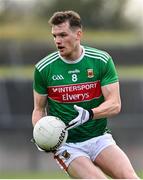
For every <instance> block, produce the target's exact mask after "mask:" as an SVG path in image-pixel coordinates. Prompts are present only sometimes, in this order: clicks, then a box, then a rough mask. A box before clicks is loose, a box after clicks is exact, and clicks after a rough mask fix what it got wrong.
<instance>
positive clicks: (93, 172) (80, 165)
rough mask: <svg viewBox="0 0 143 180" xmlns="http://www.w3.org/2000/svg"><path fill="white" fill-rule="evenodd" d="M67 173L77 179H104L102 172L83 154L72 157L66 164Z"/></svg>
mask: <svg viewBox="0 0 143 180" xmlns="http://www.w3.org/2000/svg"><path fill="white" fill-rule="evenodd" d="M67 171H68V174H69V175H70V176H71V177H72V178H78V179H106V176H105V175H104V173H103V172H102V171H101V169H99V168H98V167H97V166H96V165H94V164H93V163H92V161H91V160H90V159H89V158H87V157H84V156H80V157H78V158H76V159H74V160H73V161H72V162H71V163H70V164H69V166H68V170H67Z"/></svg>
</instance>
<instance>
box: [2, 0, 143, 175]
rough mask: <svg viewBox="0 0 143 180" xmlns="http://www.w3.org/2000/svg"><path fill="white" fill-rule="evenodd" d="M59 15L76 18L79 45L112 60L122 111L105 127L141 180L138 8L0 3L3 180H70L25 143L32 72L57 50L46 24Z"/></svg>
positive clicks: (87, 0) (59, 1)
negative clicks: (63, 12)
mask: <svg viewBox="0 0 143 180" xmlns="http://www.w3.org/2000/svg"><path fill="white" fill-rule="evenodd" d="M59 10H75V11H77V12H78V13H79V14H80V15H81V18H82V20H83V26H84V36H83V40H82V44H86V45H89V46H93V47H96V48H99V49H103V50H105V51H107V52H108V53H109V54H110V55H111V56H112V57H113V59H114V62H115V65H116V67H117V71H118V74H119V77H120V85H121V98H122V111H121V113H120V115H118V116H116V117H114V118H112V119H111V120H109V127H110V128H111V129H112V134H113V136H114V138H115V139H116V141H117V143H118V144H119V145H120V147H121V148H122V149H123V150H124V151H125V152H126V153H127V154H128V156H129V158H130V160H131V162H132V164H133V166H134V168H135V170H136V171H137V173H138V174H139V175H140V176H141V177H142V178H143V176H142V175H143V173H142V172H143V140H142V139H143V1H142V0H108V1H107V0H72V2H71V1H68V0H40V1H39V0H0V178H47V179H48V178H68V177H67V176H66V175H65V174H64V173H63V172H62V171H61V170H60V169H59V167H58V165H57V164H56V163H55V161H53V160H52V154H46V153H41V152H39V151H38V150H37V149H36V148H35V146H34V145H33V144H32V143H31V142H30V139H31V137H32V124H31V113H32V110H33V95H32V80H33V70H34V65H35V63H37V62H38V61H39V60H40V59H42V58H43V57H44V56H46V55H47V54H49V53H51V52H53V51H55V50H56V49H55V46H54V44H53V39H52V36H51V33H50V31H51V29H50V27H49V25H48V20H49V17H50V16H51V15H52V13H53V12H55V11H59Z"/></svg>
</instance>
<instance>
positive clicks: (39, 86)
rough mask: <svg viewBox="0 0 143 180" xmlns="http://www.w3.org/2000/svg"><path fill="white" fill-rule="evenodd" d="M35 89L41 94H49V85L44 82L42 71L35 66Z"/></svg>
mask: <svg viewBox="0 0 143 180" xmlns="http://www.w3.org/2000/svg"><path fill="white" fill-rule="evenodd" d="M33 89H34V90H35V91H36V92H38V93H39V94H42V95H46V94H47V87H46V85H45V83H44V80H43V78H42V75H41V73H40V72H39V71H38V70H37V68H35V71H34V81H33Z"/></svg>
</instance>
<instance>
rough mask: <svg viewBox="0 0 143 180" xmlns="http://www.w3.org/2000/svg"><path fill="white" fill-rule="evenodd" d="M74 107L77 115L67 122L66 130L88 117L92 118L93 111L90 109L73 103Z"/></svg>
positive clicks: (83, 121) (86, 119) (81, 122)
mask: <svg viewBox="0 0 143 180" xmlns="http://www.w3.org/2000/svg"><path fill="white" fill-rule="evenodd" d="M74 109H75V110H76V111H77V112H78V116H77V117H76V118H75V119H73V120H72V121H70V122H69V124H68V127H67V130H69V129H72V128H75V127H77V126H79V125H81V124H83V123H85V122H86V121H88V120H89V119H92V118H93V111H92V110H89V111H88V110H86V109H84V108H82V107H79V106H77V105H74Z"/></svg>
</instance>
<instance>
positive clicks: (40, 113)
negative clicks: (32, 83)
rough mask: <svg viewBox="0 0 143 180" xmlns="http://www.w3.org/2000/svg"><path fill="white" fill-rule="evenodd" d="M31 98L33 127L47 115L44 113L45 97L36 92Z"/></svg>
mask: <svg viewBox="0 0 143 180" xmlns="http://www.w3.org/2000/svg"><path fill="white" fill-rule="evenodd" d="M33 96H34V110H33V113H32V124H33V126H34V125H35V124H36V122H37V121H38V120H39V119H41V118H42V117H44V116H46V115H47V111H46V104H47V96H43V95H40V94H38V93H37V92H36V91H33Z"/></svg>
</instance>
